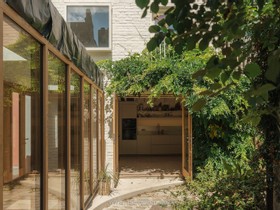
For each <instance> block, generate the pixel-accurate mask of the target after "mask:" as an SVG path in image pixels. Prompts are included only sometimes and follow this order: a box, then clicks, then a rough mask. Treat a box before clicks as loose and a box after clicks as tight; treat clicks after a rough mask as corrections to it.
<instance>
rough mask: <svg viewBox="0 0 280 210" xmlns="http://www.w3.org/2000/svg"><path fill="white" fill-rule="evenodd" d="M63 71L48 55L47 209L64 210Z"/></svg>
mask: <svg viewBox="0 0 280 210" xmlns="http://www.w3.org/2000/svg"><path fill="white" fill-rule="evenodd" d="M65 70H66V68H65V64H64V63H63V62H62V61H61V60H59V59H58V58H57V57H56V56H55V55H53V54H52V53H49V55H48V93H49V94H48V100H49V102H48V207H49V209H56V210H58V209H65V169H66V148H67V146H66V128H67V127H66V114H67V110H66V109H65V107H66V71H65Z"/></svg>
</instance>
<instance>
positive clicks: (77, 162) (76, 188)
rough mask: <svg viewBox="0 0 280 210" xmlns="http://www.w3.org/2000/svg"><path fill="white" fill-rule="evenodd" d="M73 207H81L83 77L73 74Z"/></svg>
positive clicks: (71, 86)
mask: <svg viewBox="0 0 280 210" xmlns="http://www.w3.org/2000/svg"><path fill="white" fill-rule="evenodd" d="M70 93H71V172H70V177H71V189H70V190H71V192H70V193H71V200H70V203H71V209H80V173H81V154H80V153H81V143H80V140H81V97H80V95H81V78H80V76H79V75H77V74H75V73H72V75H71V85H70Z"/></svg>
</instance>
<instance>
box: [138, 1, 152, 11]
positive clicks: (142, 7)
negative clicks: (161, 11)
mask: <svg viewBox="0 0 280 210" xmlns="http://www.w3.org/2000/svg"><path fill="white" fill-rule="evenodd" d="M149 2H150V0H135V3H136V5H137V6H138V7H139V8H141V9H144V8H145V7H147V6H148V4H149Z"/></svg>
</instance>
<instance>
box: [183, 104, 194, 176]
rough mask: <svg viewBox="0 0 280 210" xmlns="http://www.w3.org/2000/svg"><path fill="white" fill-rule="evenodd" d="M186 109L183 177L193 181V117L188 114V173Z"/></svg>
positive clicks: (184, 112)
mask: <svg viewBox="0 0 280 210" xmlns="http://www.w3.org/2000/svg"><path fill="white" fill-rule="evenodd" d="M186 111H187V110H186V109H185V107H182V174H183V176H184V177H185V178H186V179H188V180H192V174H193V173H192V139H193V138H192V116H191V115H190V113H189V112H188V113H187V114H188V121H187V124H188V163H187V164H188V166H187V168H188V169H189V170H188V171H187V170H186V167H185V166H186V161H185V156H186V150H185V143H186V141H185V136H186V135H185V123H186V121H185V114H186Z"/></svg>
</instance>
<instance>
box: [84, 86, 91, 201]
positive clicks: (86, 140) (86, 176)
mask: <svg viewBox="0 0 280 210" xmlns="http://www.w3.org/2000/svg"><path fill="white" fill-rule="evenodd" d="M90 112H91V110H90V85H89V83H87V82H84V201H85V202H86V201H87V199H88V198H89V196H90V194H91V193H90V191H91V189H90V145H91V144H90Z"/></svg>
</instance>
